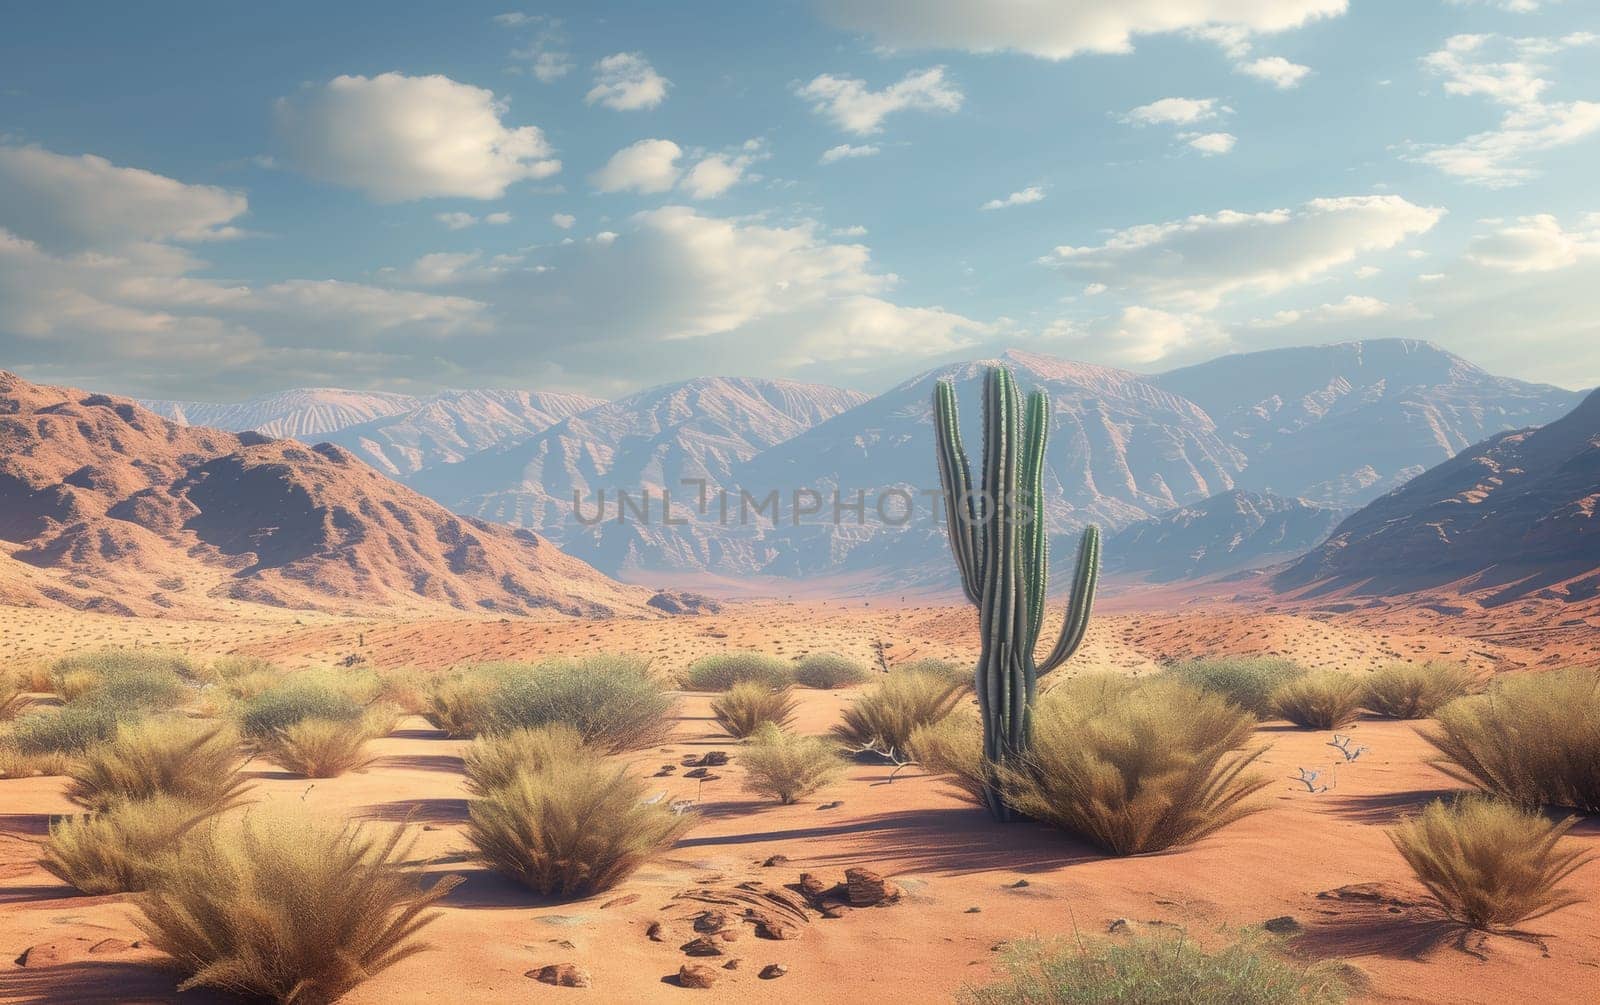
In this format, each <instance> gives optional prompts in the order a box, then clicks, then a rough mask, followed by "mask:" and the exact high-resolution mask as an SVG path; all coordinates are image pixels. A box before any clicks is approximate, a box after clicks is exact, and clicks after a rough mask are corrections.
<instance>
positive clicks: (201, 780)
mask: <svg viewBox="0 0 1600 1005" xmlns="http://www.w3.org/2000/svg"><path fill="white" fill-rule="evenodd" d="M244 762H245V758H244V755H243V754H242V753H241V752H240V750H239V737H238V734H237V733H235V732H234V730H233V728H232V727H231V726H228V725H225V724H220V723H208V722H202V721H197V720H193V719H183V718H178V717H173V716H158V717H154V718H149V719H143V720H138V721H134V722H127V723H122V724H119V725H118V726H117V728H116V731H115V733H114V734H113V735H112V737H111V738H110V739H109V740H106V741H104V742H101V743H97V744H95V745H94V746H91V747H89V748H88V749H87V750H85V751H84V752H83V753H82V754H81V755H80V756H79V757H78V758H77V759H76V760H75V761H73V763H72V765H71V768H70V769H69V774H70V777H71V781H70V782H69V783H68V785H67V793H66V794H67V798H68V799H71V800H72V801H73V802H75V803H77V804H78V805H79V806H84V807H87V808H88V809H91V810H104V809H108V808H109V807H110V806H112V805H113V804H115V803H118V802H126V801H130V800H142V799H151V798H154V797H156V796H158V795H165V796H173V797H175V798H177V799H179V800H183V801H185V802H187V803H190V804H193V805H195V806H214V805H218V804H221V803H227V802H230V801H231V800H233V799H234V798H235V797H236V796H238V795H239V794H240V792H241V791H242V790H243V789H244V788H245V787H246V785H247V784H248V783H247V782H246V780H245V778H244V776H243V775H242V774H240V769H241V768H243V767H244Z"/></svg>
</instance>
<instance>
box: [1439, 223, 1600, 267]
mask: <svg viewBox="0 0 1600 1005" xmlns="http://www.w3.org/2000/svg"><path fill="white" fill-rule="evenodd" d="M1585 222H1586V223H1600V221H1589V220H1586V221H1585ZM1596 256H1600V226H1596V227H1595V229H1594V230H1592V231H1589V232H1584V231H1567V230H1564V229H1563V228H1562V226H1561V223H1560V222H1559V221H1558V220H1557V219H1556V218H1555V217H1554V216H1551V215H1549V214H1539V215H1537V216H1524V217H1520V218H1518V219H1517V220H1516V221H1515V222H1513V223H1510V224H1507V225H1504V226H1501V227H1498V228H1497V229H1495V230H1493V231H1491V232H1489V233H1486V234H1478V235H1475V236H1474V237H1473V238H1472V240H1471V242H1469V243H1468V245H1467V251H1466V254H1465V256H1464V257H1465V258H1466V260H1467V261H1469V262H1471V263H1472V264H1474V265H1480V266H1483V267H1484V268H1487V269H1496V270H1499V271H1504V272H1550V271H1553V270H1556V269H1565V268H1567V267H1569V266H1572V265H1575V264H1577V263H1578V261H1579V260H1580V259H1584V258H1592V257H1596Z"/></svg>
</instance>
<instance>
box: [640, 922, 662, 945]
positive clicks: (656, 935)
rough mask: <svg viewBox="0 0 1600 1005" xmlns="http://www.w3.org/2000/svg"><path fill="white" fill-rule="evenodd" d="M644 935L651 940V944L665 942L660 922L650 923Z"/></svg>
mask: <svg viewBox="0 0 1600 1005" xmlns="http://www.w3.org/2000/svg"><path fill="white" fill-rule="evenodd" d="M644 934H645V938H647V939H649V940H650V941H651V942H661V941H663V940H662V938H661V922H659V921H652V922H650V925H649V927H647V928H646V929H645V930H644Z"/></svg>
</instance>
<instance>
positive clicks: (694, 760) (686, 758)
mask: <svg viewBox="0 0 1600 1005" xmlns="http://www.w3.org/2000/svg"><path fill="white" fill-rule="evenodd" d="M678 763H679V764H682V765H683V766H684V767H686V768H692V767H694V766H695V765H697V764H699V763H700V758H698V757H696V756H695V755H693V754H684V755H683V757H682V759H680V760H679V762H678Z"/></svg>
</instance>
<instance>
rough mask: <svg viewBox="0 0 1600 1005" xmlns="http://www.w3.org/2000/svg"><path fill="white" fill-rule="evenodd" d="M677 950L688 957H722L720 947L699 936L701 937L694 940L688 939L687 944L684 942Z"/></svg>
mask: <svg viewBox="0 0 1600 1005" xmlns="http://www.w3.org/2000/svg"><path fill="white" fill-rule="evenodd" d="M678 948H679V949H681V950H682V951H683V952H684V953H685V954H686V955H689V956H721V955H722V947H721V946H719V945H717V944H716V942H714V941H712V940H711V939H709V938H707V937H705V936H704V935H701V936H699V937H697V938H694V939H690V940H689V941H688V942H685V943H684V944H683V945H682V946H680V947H678Z"/></svg>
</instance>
